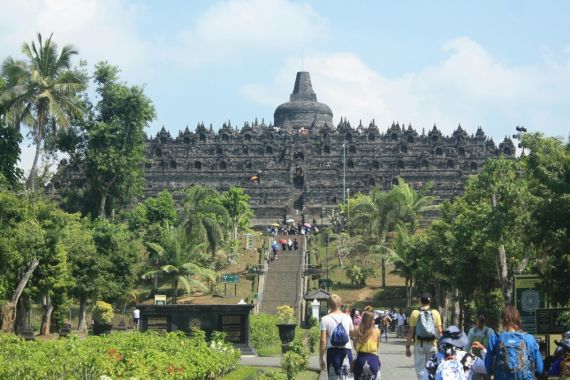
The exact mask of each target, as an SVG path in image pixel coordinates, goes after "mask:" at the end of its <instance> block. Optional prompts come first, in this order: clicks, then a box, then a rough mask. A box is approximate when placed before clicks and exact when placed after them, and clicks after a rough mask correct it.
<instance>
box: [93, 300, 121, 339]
mask: <svg viewBox="0 0 570 380" xmlns="http://www.w3.org/2000/svg"><path fill="white" fill-rule="evenodd" d="M114 317H115V313H114V312H113V306H111V305H110V304H108V303H107V302H103V301H97V302H96V303H95V306H94V307H93V311H92V313H91V318H92V319H93V334H95V335H101V334H109V333H110V332H111V330H112V329H113V318H114Z"/></svg>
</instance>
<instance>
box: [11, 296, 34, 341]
mask: <svg viewBox="0 0 570 380" xmlns="http://www.w3.org/2000/svg"><path fill="white" fill-rule="evenodd" d="M27 301H28V300H27V299H26V297H20V299H19V300H18V304H17V305H16V310H17V311H16V320H15V321H14V332H15V333H16V334H19V333H21V332H22V331H24V328H25V327H26V326H27V325H29V324H30V323H29V321H30V318H29V317H30V314H31V312H32V310H31V305H30V303H29V302H27ZM28 307H29V308H28Z"/></svg>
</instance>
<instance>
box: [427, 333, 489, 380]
mask: <svg viewBox="0 0 570 380" xmlns="http://www.w3.org/2000/svg"><path fill="white" fill-rule="evenodd" d="M467 343H468V340H467V336H466V335H465V333H464V332H463V331H461V330H460V329H459V328H458V327H457V326H449V327H448V328H447V329H445V331H444V332H443V334H442V336H441V338H440V340H439V351H438V352H437V353H436V354H435V355H433V356H432V357H431V358H430V359H429V360H428V362H427V363H426V368H425V371H424V373H423V380H429V379H453V380H472V379H475V378H476V377H474V376H481V375H483V376H485V375H486V374H487V371H486V370H485V363H484V361H483V360H482V359H480V358H478V357H477V356H475V355H473V354H471V353H469V352H466V351H465V348H466V347H468V346H467ZM474 345H475V346H476V347H477V348H480V349H481V353H482V355H483V357H485V355H486V353H487V350H486V349H485V347H484V346H483V345H482V344H481V343H479V342H475V343H474Z"/></svg>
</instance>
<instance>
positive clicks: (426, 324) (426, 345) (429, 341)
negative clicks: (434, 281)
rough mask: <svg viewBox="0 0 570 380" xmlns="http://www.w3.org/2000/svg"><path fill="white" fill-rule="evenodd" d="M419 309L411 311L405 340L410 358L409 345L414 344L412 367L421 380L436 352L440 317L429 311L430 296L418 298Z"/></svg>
mask: <svg viewBox="0 0 570 380" xmlns="http://www.w3.org/2000/svg"><path fill="white" fill-rule="evenodd" d="M420 301H421V304H422V306H421V308H420V309H419V310H414V311H412V314H411V315H410V322H409V323H410V328H409V329H408V336H407V338H406V356H407V357H410V356H412V350H411V348H410V347H411V344H412V340H414V339H415V344H414V366H415V368H416V376H417V379H418V380H421V379H422V377H423V373H424V370H425V366H426V363H427V361H428V360H429V358H430V357H431V356H432V355H433V354H435V353H436V352H437V343H436V342H437V341H436V339H437V338H438V337H439V336H441V334H442V326H441V316H440V315H439V312H438V311H437V310H434V309H431V308H430V305H431V294H429V293H423V294H422V295H421V297H420Z"/></svg>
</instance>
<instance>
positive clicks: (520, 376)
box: [493, 332, 536, 380]
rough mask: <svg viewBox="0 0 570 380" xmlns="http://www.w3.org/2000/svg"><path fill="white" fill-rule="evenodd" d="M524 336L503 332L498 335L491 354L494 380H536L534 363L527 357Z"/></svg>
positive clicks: (523, 334) (527, 351)
mask: <svg viewBox="0 0 570 380" xmlns="http://www.w3.org/2000/svg"><path fill="white" fill-rule="evenodd" d="M525 336H526V334H525V333H522V332H504V333H501V334H500V335H499V338H498V344H497V346H496V348H495V352H493V356H494V363H493V374H494V375H495V379H497V380H502V379H515V380H528V379H536V377H535V375H534V372H535V363H534V360H533V359H532V358H531V357H530V355H529V350H528V347H527V344H526V341H525ZM513 375H514V377H513Z"/></svg>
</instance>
